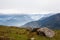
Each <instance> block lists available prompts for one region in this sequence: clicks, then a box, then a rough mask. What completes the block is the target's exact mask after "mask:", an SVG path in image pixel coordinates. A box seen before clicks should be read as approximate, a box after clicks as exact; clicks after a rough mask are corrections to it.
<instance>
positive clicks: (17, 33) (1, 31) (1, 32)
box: [0, 26, 60, 40]
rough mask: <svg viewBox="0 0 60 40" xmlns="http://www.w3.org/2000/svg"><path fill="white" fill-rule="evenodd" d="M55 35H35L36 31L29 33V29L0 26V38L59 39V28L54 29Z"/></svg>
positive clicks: (25, 39) (4, 39) (9, 39)
mask: <svg viewBox="0 0 60 40" xmlns="http://www.w3.org/2000/svg"><path fill="white" fill-rule="evenodd" d="M54 31H55V33H56V35H55V36H54V37H53V38H47V37H45V36H41V35H37V34H36V32H33V33H30V31H29V30H27V29H24V28H18V27H7V26H0V40H29V39H30V38H31V37H34V38H35V40H60V30H54Z"/></svg>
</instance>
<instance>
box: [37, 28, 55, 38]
mask: <svg viewBox="0 0 60 40" xmlns="http://www.w3.org/2000/svg"><path fill="white" fill-rule="evenodd" d="M37 31H38V32H43V33H44V34H45V36H46V37H49V38H51V37H53V36H54V35H55V32H54V31H53V30H51V29H49V28H47V27H43V28H40V29H38V30H37Z"/></svg>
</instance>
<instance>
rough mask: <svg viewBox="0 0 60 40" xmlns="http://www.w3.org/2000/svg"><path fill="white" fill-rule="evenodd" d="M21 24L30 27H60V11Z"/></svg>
mask: <svg viewBox="0 0 60 40" xmlns="http://www.w3.org/2000/svg"><path fill="white" fill-rule="evenodd" d="M23 26H25V27H32V28H37V27H48V28H51V29H60V13H57V14H54V15H51V16H49V17H46V18H43V19H42V20H38V21H32V22H29V23H27V24H25V25H23Z"/></svg>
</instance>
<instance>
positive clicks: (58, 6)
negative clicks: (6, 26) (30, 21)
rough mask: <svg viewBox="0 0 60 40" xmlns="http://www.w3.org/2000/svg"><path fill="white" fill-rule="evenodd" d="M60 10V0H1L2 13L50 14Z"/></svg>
mask: <svg viewBox="0 0 60 40" xmlns="http://www.w3.org/2000/svg"><path fill="white" fill-rule="evenodd" d="M59 12H60V0H0V14H49V13H59Z"/></svg>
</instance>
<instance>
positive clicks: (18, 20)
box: [0, 14, 49, 27]
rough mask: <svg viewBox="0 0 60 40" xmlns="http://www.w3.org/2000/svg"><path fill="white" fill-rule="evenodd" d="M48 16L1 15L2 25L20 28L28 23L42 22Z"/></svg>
mask: <svg viewBox="0 0 60 40" xmlns="http://www.w3.org/2000/svg"><path fill="white" fill-rule="evenodd" d="M48 16H49V15H48V14H19V15H18V14H17V15H14V14H12V15H11V14H10V15H9V14H0V25H6V26H18V27H19V26H22V25H24V24H26V23H28V22H31V21H36V20H39V19H40V20H41V19H43V18H45V17H48Z"/></svg>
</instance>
